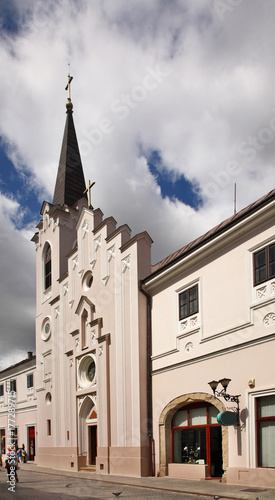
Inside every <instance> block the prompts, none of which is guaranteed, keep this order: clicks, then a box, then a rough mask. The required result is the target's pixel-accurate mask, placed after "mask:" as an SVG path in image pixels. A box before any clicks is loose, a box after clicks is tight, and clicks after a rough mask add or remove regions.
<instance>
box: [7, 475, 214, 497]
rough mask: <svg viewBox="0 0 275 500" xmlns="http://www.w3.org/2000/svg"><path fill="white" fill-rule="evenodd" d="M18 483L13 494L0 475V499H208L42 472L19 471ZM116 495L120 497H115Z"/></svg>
mask: <svg viewBox="0 0 275 500" xmlns="http://www.w3.org/2000/svg"><path fill="white" fill-rule="evenodd" d="M18 475H19V483H16V485H15V488H14V489H15V492H13V491H8V488H9V487H10V485H9V484H8V483H7V479H8V478H7V474H6V471H5V470H4V469H2V470H1V472H0V499H1V500H10V499H12V498H14V499H16V500H17V499H20V500H29V499H30V500H34V499H35V500H48V499H51V500H73V499H77V498H81V499H82V500H112V499H113V500H114V499H116V498H119V500H126V499H129V500H130V499H135V500H141V499H143V500H151V499H153V500H157V499H160V500H164V499H171V500H176V499H179V500H209V498H210V497H209V496H201V495H199V496H197V495H189V494H184V493H179V492H170V491H163V490H154V489H149V488H143V487H141V488H140V487H136V486H129V485H122V484H115V483H110V482H106V481H95V480H92V479H86V478H78V477H77V478H76V477H71V478H69V477H66V476H62V475H60V476H59V475H53V474H45V473H41V472H31V471H26V470H20V471H19V474H18ZM116 493H120V495H118V496H116V495H115V494H116Z"/></svg>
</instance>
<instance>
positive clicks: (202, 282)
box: [0, 100, 275, 487]
mask: <svg viewBox="0 0 275 500" xmlns="http://www.w3.org/2000/svg"><path fill="white" fill-rule="evenodd" d="M85 191H86V193H85ZM84 193H85V194H84ZM274 216H275V190H273V191H271V192H270V193H268V194H267V195H266V196H264V197H263V198H261V199H260V200H258V201H257V202H255V203H253V204H252V205H250V206H249V207H247V208H246V209H244V210H242V211H241V212H239V213H237V214H235V215H234V216H233V217H231V218H230V219H228V220H227V221H224V222H223V223H222V224H220V225H219V226H217V227H216V228H214V229H213V230H211V231H209V232H208V233H207V234H206V235H204V236H202V237H201V238H198V239H197V240H195V241H194V242H192V243H190V244H189V245H187V246H185V247H183V248H182V249H180V250H179V251H178V252H176V253H175V254H173V255H171V256H169V257H167V258H166V259H164V260H163V261H162V262H160V263H158V264H157V265H154V266H152V265H151V245H152V240H151V238H150V236H149V235H148V233H147V232H143V233H140V234H138V235H135V236H132V235H131V231H130V229H129V227H128V226H127V225H123V226H120V227H117V225H116V221H115V220H114V219H113V218H112V217H108V218H106V219H104V217H103V213H102V212H101V210H100V209H93V207H92V206H91V203H90V196H89V190H88V199H87V190H86V186H85V180H84V174H83V169H82V164H81V158H80V153H79V149H78V144H77V138H76V133H75V128H74V122H73V115H72V104H71V102H70V100H68V103H67V119H66V125H65V131H64V138H63V144H62V148H61V155H60V162H59V167H58V173H57V179H56V185H55V192H54V196H53V202H52V203H48V202H44V203H43V206H42V209H41V221H40V222H39V224H38V226H37V232H36V234H35V235H34V237H33V241H34V244H35V249H36V311H37V312H36V360H35V357H34V356H30V358H29V359H28V360H25V361H24V362H22V363H21V364H19V366H17V365H15V366H14V367H10V368H9V369H7V370H4V371H3V372H1V373H0V433H1V446H2V453H5V451H6V449H5V447H6V440H7V435H8V425H7V412H8V410H7V405H8V402H7V394H6V393H7V390H8V389H9V387H10V385H9V384H10V382H11V381H12V380H17V386H18V387H19V386H20V387H24V389H22V390H23V392H22V396H21V393H19V392H17V402H16V428H17V430H16V432H17V439H18V445H21V442H22V443H23V442H24V443H25V445H26V447H27V451H28V452H29V457H28V458H29V459H31V460H35V463H37V464H38V465H44V466H50V467H54V468H60V469H66V470H79V469H81V468H82V467H87V466H90V467H94V468H95V469H96V471H97V472H98V473H100V474H120V475H130V476H149V475H161V476H165V475H168V476H171V477H182V478H195V479H198V480H200V479H204V478H211V477H212V478H220V479H221V480H223V481H227V482H229V483H235V484H237V483H240V484H249V485H252V484H255V485H259V486H270V487H275V452H274V449H273V448H274V447H272V444H271V443H272V442H274V439H275V370H274V361H273V358H274V347H275V231H274V228H275V224H274V220H275V218H274ZM26 370H27V371H26ZM28 370H29V371H28ZM31 373H32V374H33V382H32V390H31V391H30V390H29V392H28V389H30V387H25V385H26V383H27V384H29V383H30V378H31V377H27V375H30V374H31ZM209 382H211V387H210V385H209ZM1 387H2V388H1ZM25 392H26V394H25ZM228 419H229V420H228ZM31 446H32V455H31V453H30V449H28V448H29V447H31Z"/></svg>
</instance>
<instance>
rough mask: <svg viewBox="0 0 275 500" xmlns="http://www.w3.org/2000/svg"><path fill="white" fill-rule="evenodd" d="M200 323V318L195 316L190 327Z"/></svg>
mask: <svg viewBox="0 0 275 500" xmlns="http://www.w3.org/2000/svg"><path fill="white" fill-rule="evenodd" d="M197 322H198V316H194V318H191V319H190V326H191V327H192V326H195V325H196V324H197Z"/></svg>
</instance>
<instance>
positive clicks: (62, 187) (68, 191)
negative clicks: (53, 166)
mask: <svg viewBox="0 0 275 500" xmlns="http://www.w3.org/2000/svg"><path fill="white" fill-rule="evenodd" d="M72 79H73V77H72V76H70V73H69V74H68V85H67V87H66V90H68V100H67V103H66V108H67V119H66V124H65V130H64V136H63V142H62V147H61V153H60V159H59V166H58V171H57V177H56V183H55V190H54V196H53V205H60V206H61V207H63V205H68V206H69V207H72V206H73V205H74V204H75V203H76V202H77V201H78V200H79V199H80V198H83V197H85V198H87V194H86V193H85V194H84V191H85V189H86V186H85V179H84V173H83V168H82V163H81V157H80V153H79V148H78V142H77V137H76V132H75V127H74V121H73V105H72V102H71V97H70V95H71V91H70V84H71V81H72Z"/></svg>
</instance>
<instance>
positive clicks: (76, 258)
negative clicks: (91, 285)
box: [73, 256, 78, 270]
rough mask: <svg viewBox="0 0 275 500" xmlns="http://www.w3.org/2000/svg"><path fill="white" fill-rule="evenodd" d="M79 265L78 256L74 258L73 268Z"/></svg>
mask: <svg viewBox="0 0 275 500" xmlns="http://www.w3.org/2000/svg"><path fill="white" fill-rule="evenodd" d="M76 266H78V256H76V257H75V258H74V259H73V270H74V269H75V268H76Z"/></svg>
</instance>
